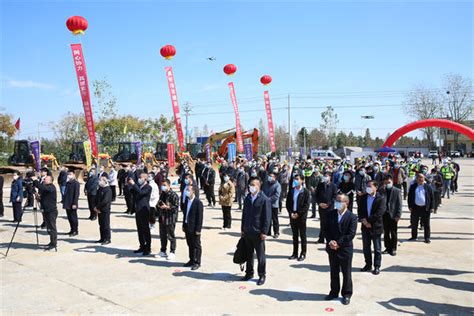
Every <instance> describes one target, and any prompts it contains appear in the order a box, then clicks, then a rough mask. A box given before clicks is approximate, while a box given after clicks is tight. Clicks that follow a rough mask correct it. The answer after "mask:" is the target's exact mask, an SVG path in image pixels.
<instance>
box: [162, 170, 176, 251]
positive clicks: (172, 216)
mask: <svg viewBox="0 0 474 316" xmlns="http://www.w3.org/2000/svg"><path fill="white" fill-rule="evenodd" d="M179 203H180V202H179V197H178V194H176V193H175V192H174V191H173V190H172V189H171V185H170V180H168V179H165V180H163V182H161V194H160V199H159V201H158V219H159V224H160V240H161V250H160V253H159V254H158V256H160V257H161V258H166V259H167V260H173V259H174V258H175V252H176V237H175V228H176V221H177V218H178V209H179ZM168 240H169V241H170V244H171V245H170V253H169V255H168V254H167V253H166V248H167V246H168Z"/></svg>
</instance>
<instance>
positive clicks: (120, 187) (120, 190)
mask: <svg viewBox="0 0 474 316" xmlns="http://www.w3.org/2000/svg"><path fill="white" fill-rule="evenodd" d="M118 187H119V194H118V195H122V194H123V182H119V183H118Z"/></svg>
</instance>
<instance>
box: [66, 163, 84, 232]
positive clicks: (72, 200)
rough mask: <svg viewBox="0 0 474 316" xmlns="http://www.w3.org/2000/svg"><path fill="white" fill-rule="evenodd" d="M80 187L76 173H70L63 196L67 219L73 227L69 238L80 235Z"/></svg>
mask: <svg viewBox="0 0 474 316" xmlns="http://www.w3.org/2000/svg"><path fill="white" fill-rule="evenodd" d="M80 186H81V185H80V184H79V182H78V181H77V180H76V175H75V174H74V171H72V170H70V171H68V173H67V182H66V189H65V191H64V196H63V208H64V209H65V210H66V214H67V219H68V221H69V225H70V226H71V230H70V231H69V233H68V234H69V237H73V236H77V234H78V226H79V220H78V218H77V208H78V206H79V195H80V192H81V189H80Z"/></svg>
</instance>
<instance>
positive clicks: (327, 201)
mask: <svg viewBox="0 0 474 316" xmlns="http://www.w3.org/2000/svg"><path fill="white" fill-rule="evenodd" d="M336 196H337V186H336V184H334V182H332V181H331V174H330V173H329V172H324V174H323V177H322V179H321V180H320V182H319V184H318V186H317V187H316V196H315V197H316V202H317V203H318V214H319V225H320V229H319V240H318V243H319V244H324V231H325V230H324V227H323V226H324V224H325V223H326V214H327V213H328V211H331V210H333V209H334V201H335V200H336Z"/></svg>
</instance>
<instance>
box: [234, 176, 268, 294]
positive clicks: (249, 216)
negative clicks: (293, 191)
mask: <svg viewBox="0 0 474 316" xmlns="http://www.w3.org/2000/svg"><path fill="white" fill-rule="evenodd" d="M260 187H261V182H260V179H258V178H252V179H251V180H250V186H249V190H250V194H248V195H247V196H246V197H245V200H244V209H243V211H242V225H241V232H242V236H243V237H244V240H245V245H246V247H247V251H248V252H247V258H248V260H247V267H246V270H245V276H244V278H243V279H242V280H243V281H248V280H250V279H252V278H253V273H254V270H253V254H254V251H255V252H256V253H257V260H258V269H257V270H258V276H259V280H258V282H257V285H263V284H264V283H265V278H266V258H265V239H266V238H267V235H266V234H267V233H268V229H269V228H270V220H271V217H272V206H271V202H270V199H269V198H268V197H266V196H265V194H264V193H263V192H261V191H260Z"/></svg>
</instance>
